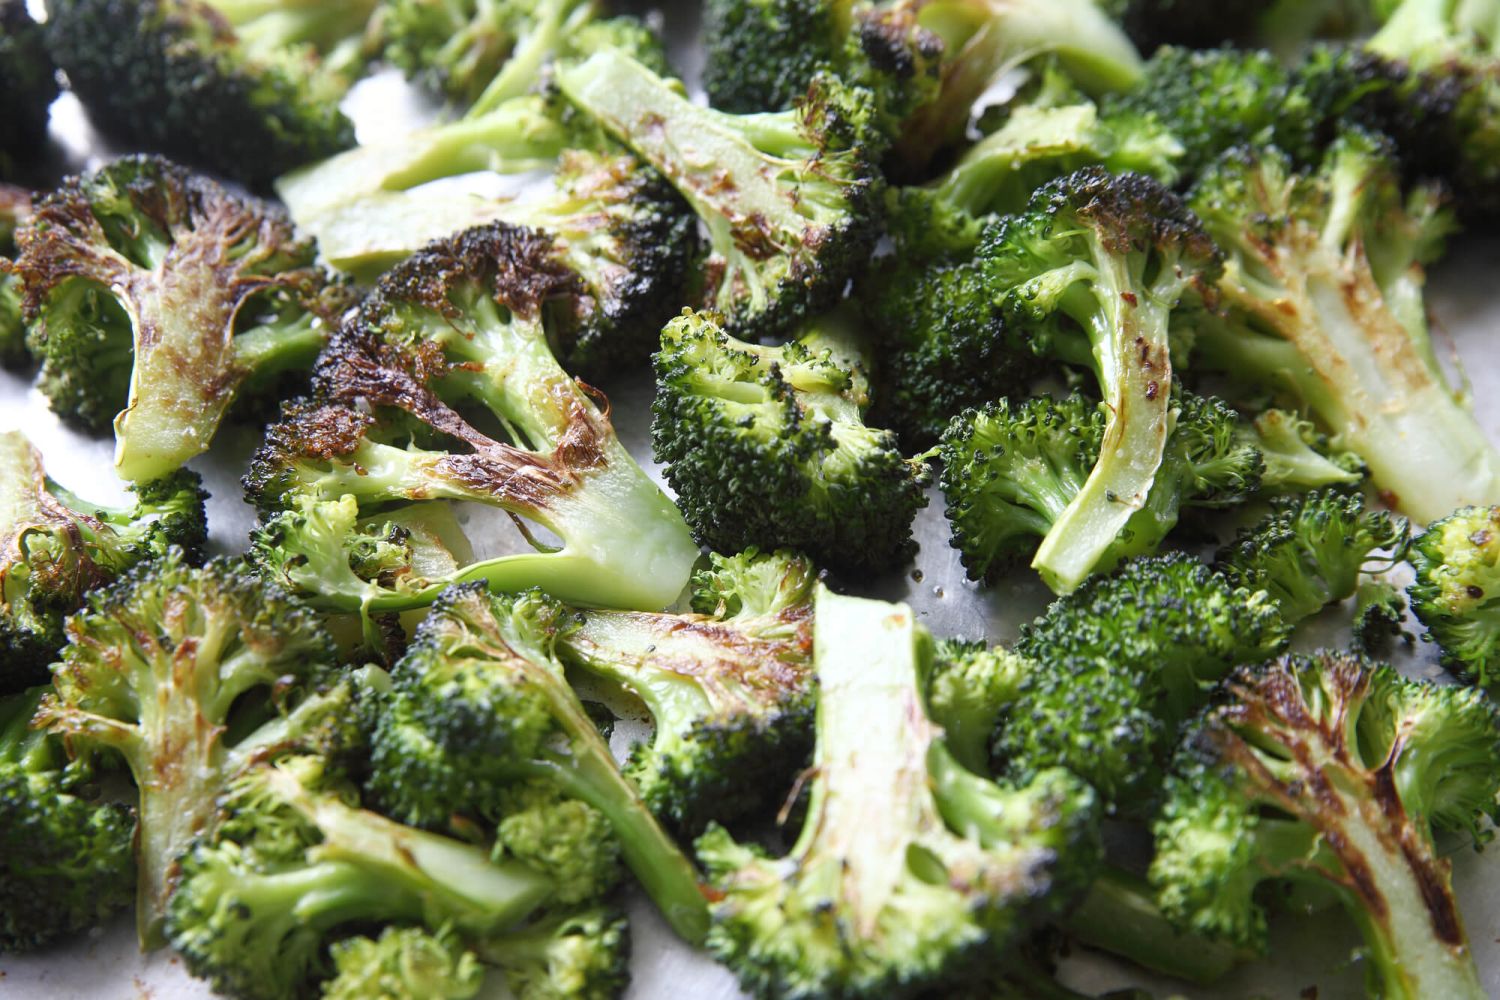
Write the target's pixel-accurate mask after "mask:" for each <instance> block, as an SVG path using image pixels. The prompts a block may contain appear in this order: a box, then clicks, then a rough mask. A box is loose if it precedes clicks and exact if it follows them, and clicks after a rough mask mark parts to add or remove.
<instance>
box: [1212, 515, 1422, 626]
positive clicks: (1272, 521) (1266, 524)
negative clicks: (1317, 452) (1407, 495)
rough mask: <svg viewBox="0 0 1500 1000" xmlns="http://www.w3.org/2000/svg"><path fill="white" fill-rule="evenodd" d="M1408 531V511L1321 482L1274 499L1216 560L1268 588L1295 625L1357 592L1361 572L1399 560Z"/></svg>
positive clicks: (1240, 580) (1235, 575) (1231, 573)
mask: <svg viewBox="0 0 1500 1000" xmlns="http://www.w3.org/2000/svg"><path fill="white" fill-rule="evenodd" d="M1410 539H1411V527H1410V525H1409V524H1408V523H1407V521H1406V518H1404V517H1395V516H1392V515H1391V514H1389V513H1387V512H1386V511H1383V510H1370V509H1366V507H1365V498H1364V497H1363V496H1361V495H1360V494H1359V493H1354V492H1349V491H1347V490H1341V489H1321V490H1314V491H1312V492H1311V493H1304V494H1301V495H1298V496H1289V497H1278V498H1277V499H1275V500H1273V501H1271V511H1270V513H1269V514H1267V515H1266V517H1265V518H1264V519H1263V520H1262V521H1261V522H1260V523H1258V524H1256V525H1253V526H1251V527H1249V528H1246V529H1244V530H1242V531H1241V532H1240V534H1239V536H1238V537H1237V538H1235V539H1234V541H1232V542H1230V543H1229V544H1228V545H1227V546H1225V547H1224V548H1223V549H1221V550H1220V551H1219V554H1218V557H1217V559H1216V560H1215V565H1216V566H1217V568H1218V569H1219V571H1220V572H1222V573H1224V574H1225V575H1226V576H1227V577H1229V579H1230V580H1232V581H1233V582H1234V583H1236V584H1237V585H1239V586H1241V587H1245V588H1247V589H1249V590H1264V591H1266V592H1267V593H1269V594H1270V595H1271V597H1272V599H1273V600H1274V601H1275V602H1276V605H1277V607H1279V608H1280V609H1281V617H1282V619H1283V620H1285V621H1286V622H1287V624H1289V625H1295V624H1296V623H1297V622H1300V621H1302V620H1303V619H1304V618H1308V617H1310V616H1312V615H1315V614H1317V613H1318V612H1319V611H1322V610H1323V608H1325V607H1327V606H1328V605H1329V604H1332V603H1334V602H1335V601H1342V600H1344V599H1345V598H1347V597H1352V596H1354V592H1355V590H1357V589H1358V587H1359V582H1360V575H1361V574H1362V573H1368V572H1379V571H1380V570H1383V569H1387V568H1389V567H1390V566H1392V565H1394V564H1396V563H1399V562H1400V561H1401V560H1402V559H1404V558H1405V557H1406V549H1407V546H1408V544H1409V543H1410ZM1377 553H1381V554H1378V555H1377ZM1372 560H1378V561H1379V562H1378V564H1376V565H1372Z"/></svg>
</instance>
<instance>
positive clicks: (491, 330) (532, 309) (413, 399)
mask: <svg viewBox="0 0 1500 1000" xmlns="http://www.w3.org/2000/svg"><path fill="white" fill-rule="evenodd" d="M583 291H584V290H583V288H582V286H581V283H580V282H579V279H578V277H577V276H576V275H575V274H574V273H573V272H572V271H569V270H568V269H567V268H566V266H565V264H564V263H563V261H562V259H561V258H560V256H559V255H558V253H557V251H556V247H555V246H554V244H553V242H552V240H550V239H549V238H547V237H546V236H544V235H542V234H539V233H536V232H533V231H531V230H526V229H516V228H513V227H509V226H503V225H494V226H489V227H484V228H480V229H474V230H470V231H468V232H466V233H462V234H460V235H458V236H455V237H453V238H451V239H448V240H442V241H439V242H437V243H434V244H432V245H431V246H429V247H428V248H427V249H425V250H423V251H422V252H420V253H418V254H416V255H415V256H413V257H412V258H410V259H409V260H407V261H406V262H405V263H403V264H402V265H401V266H400V267H398V268H396V269H395V270H393V271H391V272H390V273H389V274H387V275H386V276H385V277H384V278H383V279H382V280H381V282H380V285H379V286H378V287H377V289H376V291H375V292H374V293H373V295H372V296H371V297H370V298H369V299H367V300H366V302H365V303H364V305H363V306H362V307H361V309H360V311H359V313H358V314H357V315H356V316H355V317H354V318H353V319H352V320H351V321H350V322H349V323H348V324H347V325H346V326H345V328H344V329H343V331H342V332H341V333H340V334H339V336H338V337H336V338H335V340H334V342H333V343H332V344H330V345H329V347H328V349H327V350H326V351H325V352H324V355H323V357H322V358H321V360H320V361H319V363H318V369H317V373H316V375H315V378H314V389H315V393H316V398H315V399H314V400H312V401H303V402H301V403H297V404H293V405H291V406H289V407H288V409H287V410H286V412H285V414H284V415H283V418H282V421H281V422H280V423H279V424H278V425H276V426H275V427H273V428H272V429H271V430H270V431H269V432H268V434H267V439H266V443H265V444H264V445H263V446H262V448H261V450H260V451H259V452H258V453H257V454H256V456H255V458H254V460H253V462H252V464H251V468H250V472H249V475H248V476H247V477H246V481H245V485H246V487H247V489H248V490H249V492H250V495H251V497H252V498H253V499H254V500H255V501H256V502H257V503H258V504H259V506H260V507H261V510H262V513H263V514H264V515H265V516H266V522H265V523H264V524H263V525H262V526H261V528H260V529H258V530H257V532H256V534H255V538H254V540H253V543H252V544H253V550H254V553H255V558H256V559H257V560H258V561H259V562H260V564H261V565H262V566H263V567H264V569H265V570H266V572H268V573H269V574H270V575H271V576H273V577H274V578H276V579H278V580H281V581H283V582H284V583H285V584H286V586H288V587H289V588H290V589H293V590H295V591H299V592H301V593H304V594H308V595H310V596H311V597H313V598H314V599H315V600H316V601H317V602H318V603H319V604H321V605H323V606H325V607H330V608H334V609H341V610H345V611H360V612H362V613H364V614H366V615H368V614H369V613H372V612H378V611H404V610H409V609H411V608H416V607H422V606H424V605H427V604H430V603H431V602H432V601H433V599H435V598H436V597H437V595H438V593H439V592H440V591H442V589H443V588H444V587H446V586H448V585H449V584H450V583H454V582H464V581H471V580H483V581H486V582H487V583H488V584H489V585H490V587H492V588H493V589H496V590H510V589H516V588H520V587H526V586H531V585H538V586H542V587H545V588H546V589H547V590H549V591H550V592H552V593H554V594H556V595H557V596H558V597H560V598H562V599H564V600H570V601H577V602H579V603H585V604H598V605H603V606H606V607H616V608H635V609H641V610H656V609H659V608H662V607H665V606H667V605H668V604H671V603H672V602H673V601H674V600H676V599H677V597H678V595H679V594H681V592H682V589H683V587H685V586H686V585H687V582H688V577H689V575H690V574H691V572H692V566H693V563H694V562H695V561H696V560H697V558H698V547H697V546H696V545H695V544H694V542H693V539H692V536H691V535H690V533H689V532H688V528H687V525H686V524H685V523H684V522H683V520H682V515H681V514H679V513H678V511H677V508H676V507H674V506H672V503H671V501H669V500H668V499H667V498H666V496H665V495H664V494H663V493H662V491H661V489H660V488H659V487H658V486H657V485H656V484H655V483H653V482H652V481H651V480H650V479H649V478H647V476H646V474H645V472H643V471H642V470H641V468H640V466H639V465H637V464H636V463H635V460H634V459H632V458H631V457H630V455H629V454H628V453H627V452H626V450H625V447H624V446H623V445H622V444H621V443H620V441H619V439H618V438H617V437H616V436H615V432H614V428H613V427H612V426H611V424H610V422H609V415H608V404H607V403H605V402H604V401H603V399H602V397H600V402H599V404H598V405H596V404H595V402H594V400H593V399H592V398H591V397H590V394H589V392H588V391H587V390H586V389H585V387H583V386H581V385H580V384H579V383H578V382H576V381H575V380H574V379H572V378H571V377H569V376H568V374H567V373H566V372H564V371H563V370H562V368H561V367H560V366H559V365H558V363H557V361H556V359H555V358H554V356H553V354H552V350H551V348H550V347H549V345H548V333H549V330H550V329H551V328H554V327H555V325H556V324H555V322H554V321H553V320H552V319H551V314H552V313H555V312H556V311H558V310H562V311H564V312H565V313H566V312H567V311H569V310H575V309H576V307H575V305H574V303H575V301H576V298H577V296H579V295H581V294H583ZM460 406H472V407H474V408H477V410H479V411H488V413H487V414H485V416H487V417H489V419H488V420H485V421H483V425H484V426H485V427H489V426H492V425H493V426H497V427H499V428H501V429H502V430H503V431H504V432H505V433H506V434H508V435H509V436H510V437H511V439H512V440H513V442H514V443H502V442H500V441H497V440H495V439H494V438H492V437H490V436H489V435H488V434H487V433H486V432H485V431H483V430H480V429H479V428H478V427H476V426H475V425H474V424H473V423H471V422H470V421H469V419H466V418H465V417H464V416H462V415H461V414H460V412H459V411H458V410H457V409H456V407H460ZM472 412H473V411H472V410H471V414H472ZM473 419H475V420H478V419H480V418H479V417H478V416H474V417H473ZM443 500H472V501H476V502H479V503H483V504H487V505H491V506H495V507H499V508H500V509H502V510H505V511H507V512H509V513H510V514H512V515H513V516H514V517H515V518H516V519H517V527H518V528H519V530H520V531H521V533H522V534H523V535H524V536H525V538H526V540H527V541H528V542H530V543H531V545H532V546H533V547H534V548H535V549H536V551H534V552H529V553H524V554H518V555H502V556H497V557H495V558H492V559H481V560H475V559H474V558H473V556H472V555H471V554H470V553H469V551H468V549H467V543H466V542H464V541H463V537H462V533H461V532H460V531H459V530H458V528H457V525H456V523H455V522H454V521H453V519H452V518H451V516H444V511H445V509H446V505H445V504H442V503H433V502H432V501H443ZM523 518H524V519H526V520H521V519H523ZM526 521H531V522H533V523H535V524H537V525H540V526H541V527H542V528H545V529H546V530H548V531H550V532H551V533H552V534H553V535H554V536H556V537H557V538H558V539H560V543H558V544H556V545H549V544H547V543H546V542H545V541H543V540H541V539H537V538H536V537H535V536H534V535H533V534H532V530H531V529H530V528H529V527H527V525H526Z"/></svg>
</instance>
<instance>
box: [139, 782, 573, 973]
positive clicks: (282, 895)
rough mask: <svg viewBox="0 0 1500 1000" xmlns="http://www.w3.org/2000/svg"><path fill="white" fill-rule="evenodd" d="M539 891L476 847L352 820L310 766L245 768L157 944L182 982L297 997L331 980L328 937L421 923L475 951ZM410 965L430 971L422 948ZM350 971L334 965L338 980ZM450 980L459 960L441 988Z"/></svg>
mask: <svg viewBox="0 0 1500 1000" xmlns="http://www.w3.org/2000/svg"><path fill="white" fill-rule="evenodd" d="M551 889H552V886H551V883H550V882H549V881H548V880H547V879H546V878H544V877H542V876H541V875H539V874H538V873H536V872H535V871H533V870H532V869H530V868H529V867H527V866H525V865H523V864H519V863H517V862H513V861H492V860H491V859H490V857H489V852H488V851H487V850H486V849H485V848H484V847H482V846H480V845H476V844H471V843H466V842H464V841H459V840H453V839H450V838H448V837H444V836H440V835H438V834H433V833H427V832H425V831H422V830H417V829H413V828H412V827H408V826H403V825H401V824H400V823H396V822H393V821H391V820H389V819H387V818H385V817H384V816H381V815H379V814H377V813H374V812H371V811H369V810H367V809H363V808H361V807H360V806H359V804H358V799H357V796H356V795H355V794H354V792H353V790H352V789H351V788H349V787H348V786H347V785H345V784H343V783H342V782H340V781H339V780H338V779H337V778H330V776H329V775H328V774H327V772H326V770H325V768H324V761H323V760H322V758H320V757H317V756H293V757H288V758H285V759H283V760H282V761H281V762H280V763H277V764H260V765H257V766H255V767H252V768H250V769H248V770H247V771H245V772H244V773H243V774H242V775H241V776H240V777H239V778H237V779H236V780H235V781H234V782H233V783H232V784H231V785H230V787H229V788H228V790H227V792H226V794H225V796H224V798H223V800H222V802H221V807H220V818H219V819H218V821H217V823H216V824H215V825H214V826H213V827H212V828H211V829H209V830H208V831H206V832H205V833H204V834H203V836H201V837H200V838H199V839H198V840H197V842H196V843H195V844H194V845H193V846H192V848H191V850H189V851H188V852H187V853H186V854H185V855H184V856H183V858H182V861H181V879H180V885H179V887H178V889H177V891H176V892H174V893H173V895H172V898H171V905H170V910H169V912H168V919H167V932H168V935H169V937H170V939H171V942H172V944H173V946H174V947H176V948H177V950H178V951H179V952H181V953H182V956H183V959H184V961H185V962H186V964H187V968H188V971H189V972H191V973H193V975H195V976H199V977H201V978H203V979H206V980H208V981H209V983H210V984H211V985H212V986H213V987H214V989H215V990H216V991H218V992H221V993H225V994H228V995H229V996H231V997H235V998H240V1000H261V998H264V1000H276V998H282V997H290V996H304V995H307V993H308V992H309V988H310V987H312V986H313V985H314V984H315V983H317V982H318V981H319V980H322V979H325V978H329V977H330V973H332V972H333V971H334V969H331V968H330V964H331V963H330V962H329V959H328V944H329V943H330V940H332V939H335V938H337V937H339V936H341V935H340V931H344V932H346V933H347V931H348V930H352V929H355V928H357V927H359V926H360V925H368V924H370V923H377V922H388V921H398V922H420V923H422V924H424V925H425V926H426V927H427V929H428V930H434V931H440V930H442V929H445V928H451V929H452V930H453V932H454V933H456V934H458V935H460V936H461V937H462V938H464V939H465V940H467V939H470V938H476V939H481V940H482V939H483V938H484V937H486V936H488V935H491V934H496V933H500V932H502V931H504V930H505V929H506V928H507V927H509V926H511V925H513V924H515V923H516V922H517V921H519V920H521V919H523V918H524V917H526V916H527V915H528V914H530V913H531V912H533V911H534V910H536V909H537V908H538V907H539V906H541V905H542V904H544V903H545V902H546V901H547V900H548V898H549V897H550V894H551ZM401 943H402V942H394V941H393V942H392V944H391V945H389V946H381V945H380V944H379V943H378V942H377V943H376V945H375V950H376V954H375V955H374V956H370V957H371V958H373V959H375V960H384V961H389V960H390V952H391V951H393V950H404V951H406V953H407V955H408V956H410V955H412V954H413V951H411V950H407V949H413V950H414V949H415V947H416V943H415V942H411V941H407V942H405V944H406V946H407V948H406V949H398V945H399V944H401ZM415 953H416V954H418V955H425V956H426V958H427V959H428V960H429V961H430V960H431V959H432V958H433V955H432V949H431V947H430V942H429V947H428V948H425V949H420V950H417V951H416V952H415ZM358 957H359V956H358V955H354V956H350V955H348V954H345V955H344V970H345V971H349V967H350V964H351V963H352V962H353V961H355V960H356V959H357V958H358ZM335 961H336V960H335ZM415 971H417V970H415V969H411V968H408V969H407V974H411V973H413V972H415ZM474 971H475V970H473V969H472V967H471V968H470V971H469V975H470V976H473V975H474ZM463 972H464V963H463V961H462V959H461V958H460V959H459V965H458V966H457V968H452V967H450V968H449V969H448V970H447V972H446V975H445V976H444V978H447V979H449V980H451V979H452V978H454V977H455V976H457V975H460V974H462V973H463ZM365 974H366V975H373V974H377V973H376V972H375V970H366V971H365ZM429 975H430V973H429ZM440 981H441V980H440ZM429 995H430V994H429Z"/></svg>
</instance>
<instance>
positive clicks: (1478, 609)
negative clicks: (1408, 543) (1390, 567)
mask: <svg viewBox="0 0 1500 1000" xmlns="http://www.w3.org/2000/svg"><path fill="white" fill-rule="evenodd" d="M1409 555H1410V558H1411V564H1412V566H1413V567H1415V568H1416V580H1415V581H1414V582H1413V583H1412V585H1411V587H1410V588H1409V589H1408V590H1407V595H1408V596H1409V597H1410V598H1411V609H1412V611H1413V612H1414V613H1415V614H1416V616H1417V617H1418V618H1419V619H1421V621H1422V624H1423V625H1426V626H1427V633H1428V635H1429V636H1430V637H1431V638H1432V639H1434V640H1436V641H1437V644H1438V649H1439V650H1441V651H1442V658H1443V665H1444V666H1446V667H1448V668H1449V669H1451V670H1453V671H1455V672H1456V673H1458V674H1459V676H1461V677H1464V678H1466V679H1467V680H1470V681H1472V682H1473V683H1475V684H1478V685H1480V686H1481V687H1488V686H1489V685H1490V684H1491V683H1492V682H1493V681H1494V679H1495V677H1494V674H1493V673H1492V671H1493V670H1495V669H1496V668H1497V667H1500V507H1464V508H1461V509H1459V510H1456V511H1454V512H1453V513H1452V514H1449V515H1448V516H1447V517H1445V518H1443V519H1441V520H1438V521H1434V522H1433V523H1432V524H1430V525H1428V526H1427V530H1426V531H1424V532H1423V533H1422V534H1421V535H1419V536H1418V537H1417V540H1416V542H1415V543H1414V544H1413V545H1412V547H1411V550H1410V552H1409Z"/></svg>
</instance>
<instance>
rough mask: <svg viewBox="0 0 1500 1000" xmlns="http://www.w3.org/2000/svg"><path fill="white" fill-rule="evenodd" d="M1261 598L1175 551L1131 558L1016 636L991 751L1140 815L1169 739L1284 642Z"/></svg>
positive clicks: (1022, 772) (1014, 771) (1012, 769)
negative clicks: (1011, 707)
mask: <svg viewBox="0 0 1500 1000" xmlns="http://www.w3.org/2000/svg"><path fill="white" fill-rule="evenodd" d="M1288 631H1289V630H1288V627H1287V625H1286V624H1285V623H1284V622H1283V621H1282V620H1281V617H1280V615H1279V614H1278V612H1277V609H1276V604H1275V602H1274V601H1273V600H1272V598H1271V597H1270V595H1269V594H1266V593H1265V592H1263V591H1258V590H1257V591H1252V590H1246V589H1243V588H1239V587H1235V586H1234V585H1232V584H1231V583H1230V582H1229V581H1228V580H1226V579H1225V578H1224V577H1222V576H1220V575H1219V574H1217V573H1214V572H1213V571H1211V570H1210V569H1209V568H1208V567H1207V566H1205V565H1203V564H1202V563H1200V562H1199V561H1198V560H1196V559H1194V558H1192V557H1191V556H1187V555H1184V554H1182V553H1172V554H1170V555H1162V556H1149V557H1142V558H1136V559H1131V560H1129V561H1127V562H1126V563H1125V564H1124V565H1123V566H1121V567H1120V569H1119V570H1117V571H1116V572H1114V573H1113V574H1110V575H1108V576H1100V577H1094V578H1092V579H1090V580H1089V581H1088V582H1087V583H1085V584H1084V585H1083V586H1082V587H1080V588H1079V589H1078V590H1077V591H1075V592H1073V593H1072V594H1069V595H1067V596H1066V597H1062V598H1059V599H1058V600H1057V601H1055V602H1054V603H1053V604H1052V606H1051V607H1050V608H1048V609H1047V611H1046V613H1045V614H1043V615H1042V616H1041V617H1039V618H1038V619H1037V620H1036V621H1034V622H1032V623H1031V624H1029V625H1026V626H1024V627H1023V628H1022V630H1021V638H1020V640H1019V642H1018V643H1017V645H1016V652H1017V653H1018V654H1020V655H1021V656H1023V657H1026V658H1028V659H1030V660H1032V661H1034V662H1035V663H1036V664H1037V668H1036V669H1032V670H1029V671H1024V672H1022V675H1021V680H1020V684H1019V687H1018V692H1019V693H1018V695H1017V698H1016V701H1017V702H1018V703H1019V704H1021V705H1024V706H1026V707H1025V710H1024V711H1018V712H1015V713H1013V714H1011V715H1010V717H1009V718H1007V719H1005V720H1004V721H1003V722H1002V724H1001V726H1000V730H999V733H998V735H997V737H996V740H995V748H994V749H995V753H996V755H997V756H998V757H999V759H1000V760H1001V761H1002V762H1003V763H1004V769H1005V772H1006V773H1007V774H1011V775H1014V776H1018V777H1025V776H1026V775H1028V774H1032V773H1035V772H1036V771H1037V770H1038V769H1040V768H1046V767H1052V766H1063V767H1068V768H1070V769H1072V770H1073V771H1074V772H1076V773H1077V774H1078V775H1080V776H1081V777H1083V778H1084V779H1085V780H1087V781H1089V782H1091V783H1092V784H1093V785H1094V786H1095V787H1096V788H1097V789H1098V790H1099V792H1100V793H1101V795H1103V796H1104V797H1105V798H1106V799H1107V800H1108V801H1110V802H1111V803H1113V804H1115V805H1116V806H1117V807H1119V808H1123V809H1125V810H1127V811H1132V810H1138V809H1139V807H1140V805H1141V802H1142V799H1143V797H1145V798H1149V797H1150V796H1151V795H1152V794H1153V793H1154V792H1155V790H1156V786H1157V784H1158V782H1159V781H1160V779H1161V769H1162V765H1163V764H1164V763H1165V758H1166V756H1167V755H1168V754H1169V753H1170V751H1171V744H1172V739H1173V735H1172V734H1173V733H1174V732H1175V731H1176V728H1177V726H1178V724H1180V723H1181V722H1182V721H1183V720H1184V719H1186V718H1188V717H1189V716H1190V715H1191V714H1192V713H1193V712H1194V711H1196V710H1197V709H1198V708H1199V707H1200V706H1201V705H1203V704H1204V702H1206V701H1207V700H1208V697H1209V695H1210V692H1211V691H1212V689H1213V686H1214V685H1215V684H1216V683H1218V682H1219V681H1220V680H1221V679H1222V678H1223V677H1224V676H1225V675H1226V674H1228V672H1229V671H1230V670H1231V669H1233V668H1234V667H1235V666H1237V665H1238V664H1241V663H1249V662H1258V661H1260V660H1263V659H1265V658H1266V657H1267V656H1270V655H1273V654H1275V653H1276V652H1278V651H1280V650H1281V649H1282V648H1284V647H1285V645H1286V641H1287V633H1288Z"/></svg>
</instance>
